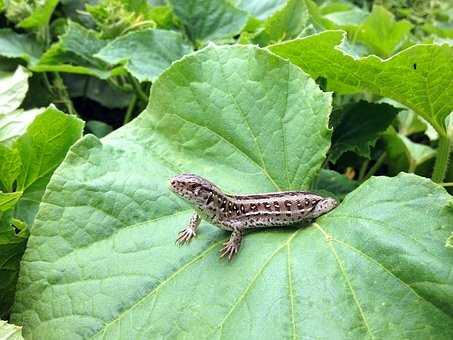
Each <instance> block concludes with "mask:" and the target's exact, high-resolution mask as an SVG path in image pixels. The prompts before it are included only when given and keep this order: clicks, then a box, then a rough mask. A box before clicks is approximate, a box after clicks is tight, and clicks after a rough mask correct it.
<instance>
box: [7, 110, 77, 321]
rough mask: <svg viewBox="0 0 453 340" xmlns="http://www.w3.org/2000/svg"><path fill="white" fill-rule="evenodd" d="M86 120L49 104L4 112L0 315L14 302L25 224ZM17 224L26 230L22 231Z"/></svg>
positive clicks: (32, 218)
mask: <svg viewBox="0 0 453 340" xmlns="http://www.w3.org/2000/svg"><path fill="white" fill-rule="evenodd" d="M82 129H83V123H82V121H81V120H79V119H78V118H76V117H74V116H69V115H66V114H64V113H63V112H61V111H59V110H57V109H55V108H54V107H49V108H47V109H41V110H39V109H37V110H30V111H15V112H13V113H9V114H6V115H0V182H1V184H2V186H3V189H4V190H5V191H13V190H15V191H14V192H5V193H3V192H0V277H1V278H2V280H0V317H3V315H4V314H8V312H9V309H10V306H11V305H12V302H13V297H14V292H15V288H16V281H17V276H18V272H19V262H20V259H21V257H22V254H23V252H24V250H25V244H26V232H28V231H27V227H30V226H31V225H32V223H33V221H34V217H35V214H36V212H37V210H38V206H39V204H40V202H41V197H42V195H43V193H44V190H45V188H46V186H47V183H48V182H49V179H50V177H51V175H52V173H53V171H54V170H55V168H56V167H57V166H58V165H59V164H60V163H61V161H62V160H63V158H64V157H65V155H66V152H67V151H68V149H69V147H70V146H71V145H72V144H73V143H74V142H75V141H76V140H77V139H79V138H80V137H81V134H82ZM19 229H23V230H22V231H20V233H19Z"/></svg>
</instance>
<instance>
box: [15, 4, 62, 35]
mask: <svg viewBox="0 0 453 340" xmlns="http://www.w3.org/2000/svg"><path fill="white" fill-rule="evenodd" d="M58 2H59V1H58V0H44V1H34V5H35V6H36V4H38V5H37V6H36V7H35V8H33V12H32V13H31V15H30V16H28V17H27V18H25V19H23V20H22V21H21V22H20V23H19V24H18V26H19V27H22V28H37V27H42V26H46V25H48V24H49V20H50V17H51V16H52V13H53V11H54V9H55V7H56V6H57V5H58Z"/></svg>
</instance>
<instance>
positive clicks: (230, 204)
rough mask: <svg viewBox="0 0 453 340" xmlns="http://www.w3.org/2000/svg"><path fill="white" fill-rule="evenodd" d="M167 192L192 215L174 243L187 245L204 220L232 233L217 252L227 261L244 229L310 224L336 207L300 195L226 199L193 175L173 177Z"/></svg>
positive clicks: (306, 194) (328, 199)
mask: <svg viewBox="0 0 453 340" xmlns="http://www.w3.org/2000/svg"><path fill="white" fill-rule="evenodd" d="M170 190H172V191H173V192H174V193H176V194H177V195H178V196H180V197H182V198H183V199H185V200H186V201H188V202H189V203H190V204H191V205H192V206H193V208H194V209H195V211H196V212H195V214H194V215H193V216H192V217H191V219H190V222H189V225H188V226H187V227H186V228H185V229H183V230H182V231H181V232H180V233H179V234H178V238H177V239H176V243H177V244H179V245H183V244H186V243H189V242H190V241H191V240H192V238H193V237H195V236H196V233H197V228H198V226H199V224H200V222H201V220H202V219H205V220H207V221H208V222H210V223H212V224H214V225H215V226H217V227H219V228H220V229H223V230H226V231H231V232H232V233H231V237H230V239H229V240H228V241H227V242H225V243H224V247H223V248H222V249H221V250H220V252H221V255H220V256H221V257H228V259H229V260H231V259H232V258H233V257H234V256H235V255H236V254H237V253H238V251H239V248H240V246H241V242H242V238H243V235H244V232H245V230H246V229H251V228H260V227H264V228H268V227H276V226H288V225H292V224H295V223H300V222H308V221H312V220H313V219H315V218H317V217H318V216H321V215H323V214H325V213H327V212H329V211H331V210H332V209H334V208H335V207H336V206H337V205H338V203H337V201H336V200H335V199H333V198H331V197H322V196H319V195H317V194H314V193H311V192H304V191H286V192H271V193H266V194H254V195H230V194H226V193H224V192H223V191H222V190H220V189H219V188H218V187H217V186H216V185H214V184H213V183H211V182H209V181H208V180H206V179H204V178H202V177H200V176H197V175H193V174H182V175H178V176H175V177H173V178H172V179H171V180H170Z"/></svg>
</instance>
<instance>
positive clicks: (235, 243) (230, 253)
mask: <svg viewBox="0 0 453 340" xmlns="http://www.w3.org/2000/svg"><path fill="white" fill-rule="evenodd" d="M242 236H243V232H242V231H240V230H239V229H234V230H233V232H232V233H231V236H230V239H229V240H228V241H227V242H225V243H224V244H223V245H224V247H223V248H222V249H221V250H220V257H225V256H226V257H228V260H229V261H231V259H232V258H233V257H234V256H235V255H236V254H237V253H238V251H239V248H240V247H241V241H242Z"/></svg>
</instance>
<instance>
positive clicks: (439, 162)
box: [431, 134, 450, 183]
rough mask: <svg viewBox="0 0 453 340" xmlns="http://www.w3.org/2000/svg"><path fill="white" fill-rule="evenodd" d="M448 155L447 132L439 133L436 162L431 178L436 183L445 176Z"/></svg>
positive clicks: (448, 140)
mask: <svg viewBox="0 0 453 340" xmlns="http://www.w3.org/2000/svg"><path fill="white" fill-rule="evenodd" d="M449 156H450V139H449V138H448V135H447V134H439V147H438V148H437V156H436V162H435V163H434V171H433V175H432V177H431V179H432V180H433V181H434V182H436V183H441V182H442V181H443V180H444V178H445V173H446V171H447V166H448V158H449Z"/></svg>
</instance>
